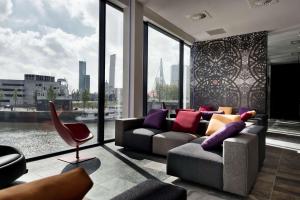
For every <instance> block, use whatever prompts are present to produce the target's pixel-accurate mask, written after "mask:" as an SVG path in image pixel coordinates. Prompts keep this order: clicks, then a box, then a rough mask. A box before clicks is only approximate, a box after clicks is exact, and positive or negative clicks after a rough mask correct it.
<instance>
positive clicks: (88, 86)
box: [84, 75, 90, 93]
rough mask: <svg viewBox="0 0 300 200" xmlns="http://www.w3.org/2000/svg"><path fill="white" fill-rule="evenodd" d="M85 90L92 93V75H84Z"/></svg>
mask: <svg viewBox="0 0 300 200" xmlns="http://www.w3.org/2000/svg"><path fill="white" fill-rule="evenodd" d="M84 90H87V91H88V92H89V93H90V75H84Z"/></svg>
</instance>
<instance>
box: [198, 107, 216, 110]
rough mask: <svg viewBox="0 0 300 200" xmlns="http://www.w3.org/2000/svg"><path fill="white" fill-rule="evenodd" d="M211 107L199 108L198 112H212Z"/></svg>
mask: <svg viewBox="0 0 300 200" xmlns="http://www.w3.org/2000/svg"><path fill="white" fill-rule="evenodd" d="M212 110H213V109H212V107H210V106H200V107H199V111H212Z"/></svg>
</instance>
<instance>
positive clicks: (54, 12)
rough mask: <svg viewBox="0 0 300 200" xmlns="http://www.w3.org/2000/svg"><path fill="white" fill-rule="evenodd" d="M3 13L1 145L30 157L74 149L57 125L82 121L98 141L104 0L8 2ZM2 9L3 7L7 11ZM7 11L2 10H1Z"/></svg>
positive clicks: (0, 18) (0, 38)
mask: <svg viewBox="0 0 300 200" xmlns="http://www.w3.org/2000/svg"><path fill="white" fill-rule="evenodd" d="M4 4H5V5H3V4H1V6H3V9H4V10H5V11H4V12H3V13H1V14H0V49H1V50H0V69H1V72H2V73H0V106H1V108H0V144H4V145H11V146H15V147H18V148H19V149H20V150H21V151H22V152H24V154H25V156H26V158H30V157H35V156H39V155H43V154H49V153H53V152H58V151H61V150H66V149H69V148H73V147H70V146H69V145H67V144H66V142H65V141H63V139H62V138H61V137H60V136H59V134H58V133H57V131H56V130H55V128H54V125H53V124H52V121H51V117H50V113H49V106H48V105H49V104H48V101H49V100H52V101H54V102H55V104H56V108H57V110H58V114H59V117H60V119H61V120H62V121H64V122H78V121H82V122H84V123H86V124H87V126H88V127H89V129H90V130H91V132H92V133H93V134H94V136H95V137H94V138H93V140H91V141H89V142H88V143H85V144H84V145H87V144H91V143H95V142H96V141H97V123H96V120H97V114H98V113H97V99H98V97H97V96H98V95H97V91H98V37H99V34H98V33H99V31H98V27H99V25H98V21H99V1H98V0H90V1H81V3H80V6H78V1H67V0H60V1H49V0H41V1H31V0H21V1H4ZM3 9H2V8H1V10H3ZM1 12H2V11H1Z"/></svg>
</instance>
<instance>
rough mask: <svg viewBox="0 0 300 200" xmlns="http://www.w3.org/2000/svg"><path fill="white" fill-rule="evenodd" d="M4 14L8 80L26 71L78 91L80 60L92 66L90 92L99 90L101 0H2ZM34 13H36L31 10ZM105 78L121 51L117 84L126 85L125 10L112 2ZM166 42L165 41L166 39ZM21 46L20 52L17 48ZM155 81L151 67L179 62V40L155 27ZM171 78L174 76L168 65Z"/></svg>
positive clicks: (1, 28)
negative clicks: (60, 80)
mask: <svg viewBox="0 0 300 200" xmlns="http://www.w3.org/2000/svg"><path fill="white" fill-rule="evenodd" d="M1 3H2V5H3V10H4V12H1V13H0V41H1V42H0V68H1V70H3V71H5V74H4V73H2V74H0V78H1V79H4V78H7V79H22V78H23V77H22V76H23V74H30V73H36V74H43V75H47V76H56V77H58V76H59V77H62V78H65V79H67V80H68V83H69V89H70V91H73V90H77V89H78V85H79V80H78V74H77V71H78V61H79V60H85V61H86V62H87V63H88V65H89V67H88V69H87V71H86V73H87V74H90V75H91V76H90V92H91V93H95V92H98V43H99V30H98V27H99V25H98V23H99V16H98V13H99V9H98V8H99V7H98V3H99V1H97V0H90V1H80V0H64V1H47V0H23V1H12V0H2V1H1ZM20 8H23V9H20ZM28 13H31V14H30V15H28ZM106 14H107V16H109V17H107V18H106V20H107V21H106V23H107V24H110V26H109V28H107V30H106V31H107V34H106V56H105V66H106V70H105V80H109V69H108V68H109V66H110V55H112V54H116V55H117V56H116V62H115V87H116V88H122V87H123V34H120V33H122V32H123V13H122V12H120V11H119V10H116V9H115V8H113V7H111V6H109V5H107V7H106ZM162 41H164V42H162ZM16 48H18V51H16ZM148 53H149V58H157V59H149V61H148V62H149V63H148V66H149V69H148V75H149V82H152V83H153V82H154V79H155V71H152V69H151V67H150V66H159V62H160V61H159V59H160V58H163V60H164V66H171V65H172V64H178V63H179V60H178V61H177V60H176V59H175V60H174V58H178V57H179V56H178V55H179V44H178V42H177V41H175V40H173V39H171V38H169V37H167V36H165V35H163V34H162V33H160V32H158V31H156V30H154V29H152V28H149V51H148ZM164 72H165V81H166V82H167V83H168V82H169V81H170V69H169V67H166V68H165V69H164Z"/></svg>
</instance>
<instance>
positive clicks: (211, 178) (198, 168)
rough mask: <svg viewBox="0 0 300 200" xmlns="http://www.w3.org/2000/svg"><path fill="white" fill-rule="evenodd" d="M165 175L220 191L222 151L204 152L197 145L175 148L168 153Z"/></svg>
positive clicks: (221, 182) (221, 186)
mask: <svg viewBox="0 0 300 200" xmlns="http://www.w3.org/2000/svg"><path fill="white" fill-rule="evenodd" d="M167 174H169V175H173V176H177V177H180V178H182V179H185V180H189V181H193V182H196V183H200V184H203V185H207V186H211V187H214V188H217V189H220V190H222V189H223V158H222V151H205V150H203V149H202V147H201V145H200V144H198V143H187V144H184V145H182V146H179V147H176V148H174V149H172V150H170V151H169V153H168V157H167Z"/></svg>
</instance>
